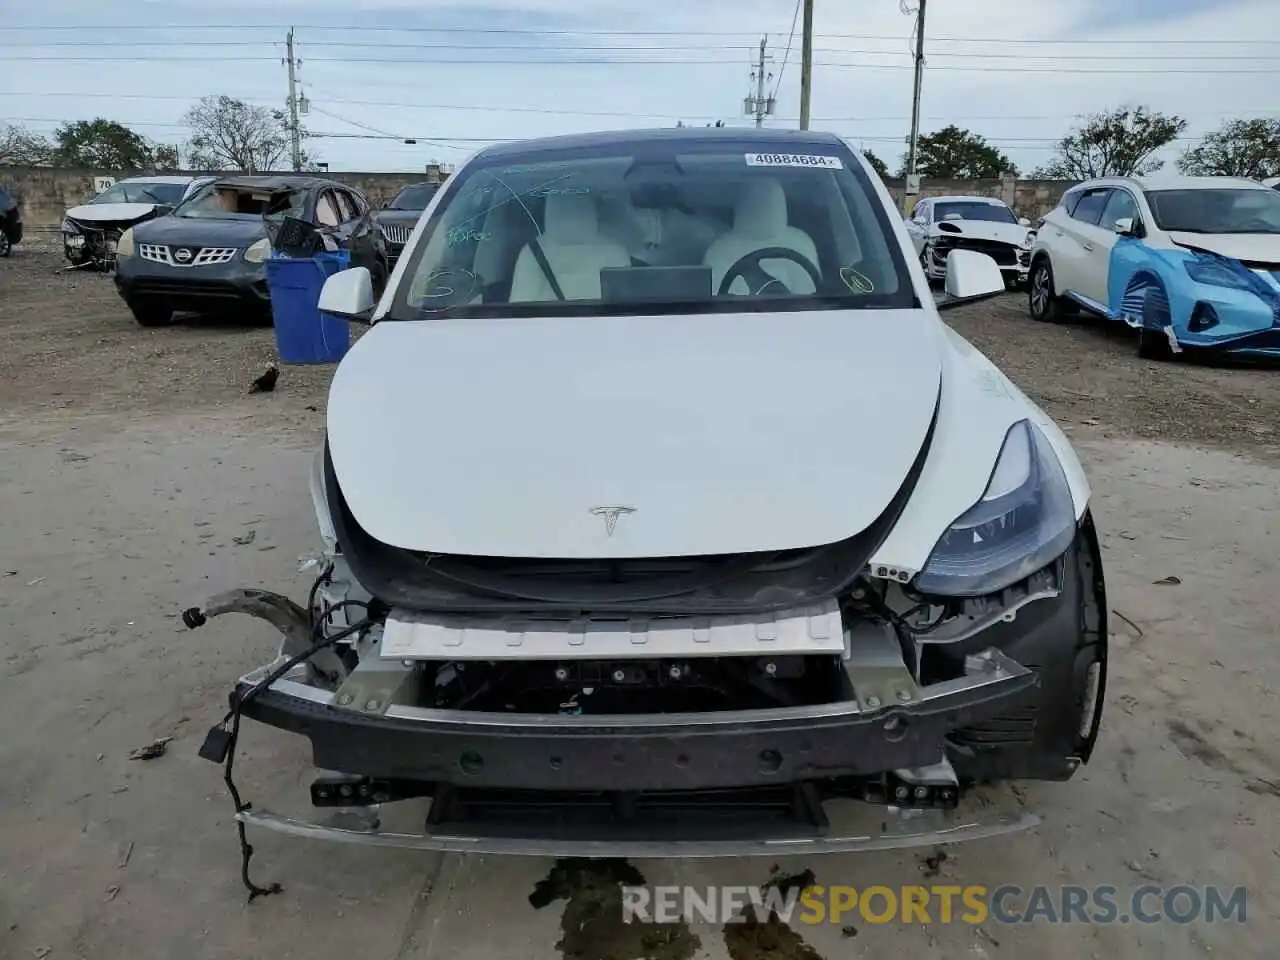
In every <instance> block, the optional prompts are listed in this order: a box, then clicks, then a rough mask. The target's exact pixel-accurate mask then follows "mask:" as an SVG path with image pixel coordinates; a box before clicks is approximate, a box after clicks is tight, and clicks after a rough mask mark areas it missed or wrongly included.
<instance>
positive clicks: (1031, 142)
mask: <svg viewBox="0 0 1280 960" xmlns="http://www.w3.org/2000/svg"><path fill="white" fill-rule="evenodd" d="M311 109H312V110H314V111H316V112H317V113H324V114H325V115H326V116H329V117H332V118H333V119H335V120H341V121H342V122H343V123H350V124H352V125H354V126H358V127H364V128H365V129H366V130H369V131H370V132H369V133H345V132H337V131H332V132H331V131H320V132H311V131H308V132H307V134H306V136H307V137H308V138H316V139H325V140H395V141H399V142H403V141H405V140H417V141H418V142H420V143H430V142H437V143H515V142H518V141H519V140H521V139H524V138H522V137H446V136H441V135H439V134H432V135H431V136H430V137H415V136H401V135H399V134H393V133H387V132H385V131H381V130H378V129H376V128H374V127H368V126H366V125H365V124H362V123H359V122H358V121H355V120H351V119H349V118H347V117H341V116H338V115H337V114H334V113H329V112H328V111H326V110H321V109H320V108H319V107H316V106H315V105H314V104H313V105H312V107H311ZM897 119H901V118H897ZM0 122H5V123H68V122H70V123H74V122H76V121H74V120H67V119H66V118H61V119H59V118H54V117H0ZM116 122H118V123H120V124H121V125H123V126H126V127H187V124H185V123H182V122H180V121H175V120H119V121H116ZM846 136H848V137H850V138H851V139H854V140H866V141H869V142H874V143H902V142H903V138H902V137H900V136H891V135H885V134H872V135H868V134H855V133H850V134H846ZM983 139H984V140H986V142H987V143H990V144H993V145H996V146H1009V147H1016V148H1019V149H1024V148H1025V149H1039V148H1044V149H1055V148H1056V147H1057V145H1058V143H1059V142H1060V140H1061V137H984V138H983ZM1204 139H1205V138H1204V137H1203V136H1201V137H1174V138H1173V140H1171V141H1170V142H1171V143H1199V142H1200V141H1202V140H1204Z"/></svg>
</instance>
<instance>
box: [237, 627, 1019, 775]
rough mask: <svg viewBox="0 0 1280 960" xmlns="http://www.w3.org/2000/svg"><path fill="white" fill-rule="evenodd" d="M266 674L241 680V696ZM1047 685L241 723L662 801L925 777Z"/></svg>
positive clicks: (352, 760)
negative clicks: (839, 780) (802, 700)
mask: <svg viewBox="0 0 1280 960" xmlns="http://www.w3.org/2000/svg"><path fill="white" fill-rule="evenodd" d="M259 675H260V674H258V673H255V674H249V675H247V676H246V677H244V678H242V679H241V681H240V683H239V684H238V687H237V692H236V695H237V696H239V695H241V694H243V693H244V692H246V691H247V690H248V689H249V688H250V687H251V686H252V685H253V684H254V683H255V681H256V678H257V677H258V676H259ZM1037 684H1038V678H1037V675H1036V674H1035V673H1034V672H1033V671H1031V670H1028V669H1027V668H1026V667H1024V666H1022V665H1021V664H1019V663H1017V662H1016V661H1014V660H1013V659H1011V658H1010V657H1008V656H1006V655H1005V654H1003V653H1001V652H1000V651H998V650H996V649H990V650H987V651H984V652H983V653H981V654H978V655H976V656H972V657H969V658H967V662H966V670H965V673H964V675H963V676H961V677H957V678H956V679H954V680H948V681H945V682H943V683H936V684H932V685H929V686H927V687H924V688H921V689H920V690H919V692H918V695H916V696H912V697H907V698H904V699H902V700H895V701H894V702H882V700H881V699H880V698H863V697H861V696H860V695H859V694H858V692H857V691H855V696H854V697H853V698H851V699H848V700H845V701H842V702H839V703H827V704H820V705H816V706H803V707H782V708H776V709H769V710H749V711H747V710H743V711H720V712H708V713H683V714H680V713H674V714H627V715H598V714H597V715H580V716H568V715H556V714H506V713H480V712H471V711H464V710H434V709H426V708H421V707H412V706H392V707H390V708H388V709H385V710H383V711H381V712H367V711H366V710H363V709H361V707H362V706H367V705H362V704H352V705H350V706H337V705H335V703H334V702H333V698H334V694H332V693H329V692H327V691H324V690H320V689H318V688H316V687H312V686H309V685H307V684H304V683H299V682H297V681H293V680H280V681H277V682H276V683H275V684H274V685H273V686H272V687H271V688H270V689H268V690H265V691H263V692H262V693H261V694H260V695H259V696H257V697H255V698H254V699H252V700H250V701H249V702H248V703H246V704H245V707H244V715H245V716H247V717H251V718H252V719H255V720H258V721H260V722H262V723H265V724H267V725H269V726H273V727H278V728H280V729H283V730H288V731H291V732H294V733H299V734H302V735H304V736H306V737H307V738H308V739H310V740H311V744H312V749H313V753H314V759H315V764H316V766H317V767H320V768H323V769H326V770H332V771H338V772H342V773H349V774H355V775H359V776H367V777H374V778H387V779H403V780H417V781H422V782H426V783H431V784H435V785H450V786H458V787H461V788H485V789H520V790H548V791H563V790H603V791H654V790H692V789H717V788H726V789H727V788H744V787H764V786H774V785H777V784H787V783H798V782H801V781H807V780H815V779H821V778H832V777H845V776H859V775H871V774H877V773H881V772H884V771H888V770H896V769H904V768H919V767H927V766H929V765H931V764H934V763H937V762H939V761H940V760H941V759H942V754H943V744H944V742H945V740H946V738H947V736H948V735H949V734H950V733H951V732H952V731H953V730H956V729H959V728H963V727H967V726H971V725H973V724H975V723H978V722H980V721H982V720H985V719H989V718H992V717H996V716H1001V715H1007V714H1008V713H1009V712H1010V711H1012V710H1016V709H1017V708H1018V707H1019V706H1020V705H1021V704H1022V703H1023V702H1024V699H1025V698H1027V697H1029V696H1030V695H1031V694H1032V693H1033V692H1034V690H1035V688H1036V686H1037Z"/></svg>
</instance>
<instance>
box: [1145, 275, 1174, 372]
mask: <svg viewBox="0 0 1280 960" xmlns="http://www.w3.org/2000/svg"><path fill="white" fill-rule="evenodd" d="M1169 317H1170V309H1169V295H1168V294H1166V293H1165V292H1164V287H1162V286H1159V285H1158V284H1157V285H1153V286H1151V287H1149V288H1147V296H1146V298H1145V299H1144V300H1143V304H1142V326H1141V327H1139V328H1138V356H1140V357H1141V358H1142V359H1143V360H1159V361H1168V360H1172V359H1173V356H1174V354H1173V346H1172V345H1171V344H1170V343H1169V335H1168V334H1167V333H1165V328H1166V327H1168V326H1169Z"/></svg>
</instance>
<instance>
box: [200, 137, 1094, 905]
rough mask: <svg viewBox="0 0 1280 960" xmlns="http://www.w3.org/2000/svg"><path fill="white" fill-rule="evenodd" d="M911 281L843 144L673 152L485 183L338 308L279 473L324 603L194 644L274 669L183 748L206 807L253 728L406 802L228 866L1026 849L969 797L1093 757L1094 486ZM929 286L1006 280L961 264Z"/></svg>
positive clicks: (559, 141) (530, 170)
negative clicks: (339, 847) (412, 858)
mask: <svg viewBox="0 0 1280 960" xmlns="http://www.w3.org/2000/svg"><path fill="white" fill-rule="evenodd" d="M628 223H630V224H631V226H632V227H636V228H637V229H639V228H643V229H642V230H640V234H642V235H643V236H644V237H645V238H646V240H645V242H644V243H643V244H637V245H636V246H635V248H634V249H629V248H628V247H627V246H626V245H625V244H623V243H622V242H620V241H617V240H614V239H611V237H614V236H622V235H624V234H626V233H627V230H626V229H624V228H625V227H626V225H627V224H628ZM640 234H637V235H640ZM911 250H912V247H911V241H910V239H909V238H908V236H907V233H906V230H905V228H904V226H903V224H902V222H901V219H900V217H899V216H897V215H896V213H895V211H894V207H893V202H892V200H891V198H890V196H889V194H888V193H887V191H886V190H885V188H884V187H883V185H882V184H881V182H880V180H879V178H878V177H876V176H875V174H874V172H872V170H871V169H870V168H869V167H868V166H867V164H866V162H865V161H864V160H863V159H862V158H861V156H860V154H859V152H858V151H857V150H855V149H851V148H850V146H849V145H848V144H847V143H845V142H844V141H842V140H841V139H839V138H837V137H835V136H830V135H825V134H820V133H813V132H794V131H770V130H755V131H749V130H748V131H743V130H732V131H730V130H688V129H677V130H663V131H656V132H647V133H618V132H615V133H607V134H593V135H584V136H576V137H564V138H556V139H549V140H541V141H534V142H526V143H520V144H507V145H501V146H494V147H489V148H486V149H484V150H482V151H480V152H479V153H478V154H477V155H476V156H475V157H473V158H472V159H471V160H470V161H468V162H467V163H466V164H464V165H463V166H461V168H460V169H459V170H458V171H457V173H456V174H455V175H454V176H453V177H452V178H451V179H450V180H449V182H448V183H447V184H446V185H445V186H444V187H442V188H441V190H440V192H439V193H438V195H437V196H436V197H435V198H434V199H433V200H432V202H431V204H430V205H429V206H428V208H427V210H426V211H425V212H424V214H423V217H422V219H421V220H420V222H419V223H418V225H417V226H416V227H415V229H414V231H413V233H412V235H411V236H410V238H409V240H408V243H407V245H406V247H405V250H404V253H403V255H402V257H401V259H400V261H399V263H398V264H397V266H396V268H395V271H394V272H393V274H392V276H391V279H390V281H389V284H388V286H387V289H386V292H385V293H384V295H383V296H382V298H381V300H380V302H378V303H377V304H376V306H375V304H374V300H373V295H372V288H371V284H370V277H369V274H368V272H367V271H366V270H364V269H360V268H357V269H350V270H347V271H344V272H342V273H339V274H337V275H335V276H333V277H331V278H330V279H329V280H328V281H327V283H326V285H325V288H324V291H323V294H322V299H321V309H322V310H324V311H326V312H328V313H333V314H339V315H345V316H348V317H350V318H352V319H357V320H361V321H363V322H370V321H371V322H372V327H371V329H370V330H369V331H368V332H367V333H366V334H365V335H364V336H363V337H362V338H360V340H359V341H358V342H357V343H356V344H355V346H354V347H353V349H352V350H351V352H350V353H349V354H348V355H347V356H346V358H345V359H344V360H343V361H342V363H341V365H340V366H339V368H338V370H337V372H336V374H335V377H334V380H333V384H332V387H331V390H330V396H329V405H328V414H327V417H328V420H327V442H326V444H325V447H324V450H323V452H322V453H321V454H320V455H319V456H318V457H317V460H316V463H315V468H314V473H313V476H312V478H311V497H312V499H313V501H314V504H315V510H316V514H317V519H318V524H319V532H320V536H321V539H322V540H323V545H324V547H323V559H322V560H320V567H319V576H318V578H317V580H316V581H315V585H314V588H313V589H312V591H311V596H310V599H309V601H308V602H307V604H306V605H305V606H303V605H300V604H296V603H294V602H293V601H290V600H287V599H285V598H283V597H280V596H278V595H275V594H270V593H265V592H262V591H257V590H244V591H232V592H230V593H225V594H222V595H220V596H218V597H215V598H213V599H212V600H211V601H210V602H209V603H208V604H206V605H205V606H203V607H200V608H192V609H189V610H187V611H186V613H185V614H184V617H185V619H186V622H187V623H188V625H190V626H192V627H196V626H200V625H202V624H203V623H205V621H206V620H207V619H208V618H209V617H211V616H215V615H219V614H224V613H227V612H243V613H250V614H254V615H257V616H261V617H263V618H265V619H267V620H269V621H271V622H272V623H274V624H275V625H276V626H277V627H278V628H279V629H280V630H281V632H282V633H283V634H284V635H285V640H284V643H283V645H282V646H281V648H280V649H279V652H278V654H277V655H276V656H275V657H274V658H270V657H268V658H267V659H268V660H269V662H268V663H266V665H264V666H262V667H260V668H259V669H256V670H253V671H252V672H249V673H247V674H246V675H244V676H243V677H242V678H241V679H240V680H239V681H238V682H237V683H236V685H235V688H234V692H233V693H232V696H231V710H230V712H229V713H228V715H227V717H226V719H225V720H224V721H223V723H222V724H220V725H218V726H217V727H215V728H214V729H213V730H212V731H211V733H210V735H209V739H208V740H207V742H206V743H205V746H204V748H203V749H202V751H201V752H202V755H203V756H205V757H207V758H208V759H211V760H214V761H219V762H223V763H226V764H227V770H228V774H229V772H230V763H231V760H232V758H233V756H234V747H235V738H236V731H237V730H238V729H239V722H240V719H241V717H242V716H244V717H250V718H252V719H254V720H256V721H258V722H260V723H263V724H267V725H269V726H273V727H277V728H280V729H283V730H286V731H291V732H294V733H297V734H299V735H301V736H305V737H307V738H308V739H309V740H310V741H311V745H312V749H313V753H314V762H315V765H316V767H317V768H318V770H317V773H316V776H315V779H314V782H313V783H312V785H311V787H310V795H309V800H310V802H311V803H312V804H314V805H315V806H317V807H321V808H348V809H347V810H345V811H344V812H345V813H349V812H350V810H349V808H353V807H355V808H362V809H364V810H366V811H374V810H378V809H379V808H380V807H382V806H383V805H387V804H391V805H392V806H393V807H395V806H397V805H396V804H395V803H393V802H395V801H409V802H410V803H412V802H414V801H415V800H416V801H417V803H418V804H419V806H421V807H423V808H425V807H426V804H425V803H423V798H430V804H429V809H424V812H423V814H422V815H423V817H424V819H425V824H422V821H419V824H420V825H422V826H423V829H422V830H421V831H415V832H412V833H405V832H394V833H391V832H387V831H386V830H385V829H383V828H382V826H381V825H380V821H381V816H379V817H374V816H368V817H366V818H365V819H364V820H363V821H360V822H359V824H358V825H353V824H352V823H351V822H349V821H348V822H346V825H345V826H335V825H333V824H332V823H330V822H326V821H325V819H324V818H325V811H321V813H320V815H318V816H317V817H314V818H309V819H303V818H298V817H286V816H284V815H280V814H273V813H270V812H267V811H265V810H260V809H257V808H249V807H248V805H247V804H244V803H242V802H241V800H240V798H239V794H238V793H237V794H235V797H236V805H237V811H238V817H239V821H240V824H241V827H242V829H243V827H245V826H250V827H262V828H274V829H277V830H283V831H285V832H291V833H294V834H296V835H301V836H314V837H324V838H329V839H340V840H347V841H353V840H358V841H363V842H368V843H374V844H384V845H402V846H410V847H422V848H435V849H452V850H466V851H491V852H509V853H524V854H554V855H567V854H571V853H580V854H588V855H592V856H602V855H617V856H659V855H660V856H716V855H721V854H763V855H769V856H776V855H779V854H785V853H805V852H823V851H836V850H857V849H868V848H876V847H885V846H901V845H910V844H924V843H936V842H946V841H953V840H962V839H967V838H974V837H981V836H989V835H991V834H993V833H997V832H1001V831H1005V830H1010V829H1016V828H1019V827H1024V826H1027V825H1029V824H1030V823H1033V822H1035V821H1034V818H1032V817H1031V816H1029V815H1028V814H1026V813H1025V812H1024V811H1018V812H1017V813H1016V814H1012V815H1007V816H1006V815H1004V814H1000V815H999V816H996V815H991V811H990V810H986V811H979V812H978V813H976V814H975V813H974V812H972V810H971V809H968V808H966V806H965V805H964V804H963V803H962V796H963V794H964V792H965V791H966V790H968V789H969V788H970V787H971V786H973V785H975V784H979V783H982V782H986V781H992V780H1000V779H1005V778H1032V779H1047V780H1065V779H1067V778H1069V777H1071V776H1072V774H1073V773H1074V772H1075V771H1076V769H1077V767H1078V766H1079V765H1080V764H1081V763H1083V762H1085V761H1086V760H1088V758H1089V755H1090V752H1091V750H1092V749H1093V745H1094V741H1095V738H1096V736H1097V733H1098V725H1099V719H1100V714H1101V705H1102V692H1103V685H1104V678H1105V665H1106V650H1107V631H1106V612H1107V608H1106V602H1105V596H1104V586H1103V574H1102V568H1101V564H1100V556H1099V546H1098V537H1097V535H1096V533H1095V530H1094V525H1093V521H1092V519H1091V516H1090V510H1089V497H1090V491H1089V485H1088V483H1087V481H1086V478H1085V475H1084V473H1083V471H1082V469H1081V466H1080V463H1079V461H1078V460H1077V458H1076V454H1075V453H1074V452H1073V451H1072V448H1071V446H1070V444H1069V443H1068V441H1067V439H1066V438H1065V437H1064V435H1063V434H1062V432H1061V431H1060V430H1059V429H1058V428H1057V427H1056V426H1055V425H1054V424H1053V423H1052V422H1051V421H1050V420H1049V418H1048V417H1047V416H1046V415H1045V414H1044V413H1043V412H1042V411H1041V410H1040V409H1039V408H1037V407H1036V406H1035V405H1034V404H1033V403H1032V402H1031V401H1030V400H1028V399H1027V397H1026V396H1024V395H1023V394H1022V393H1021V392H1020V391H1019V390H1018V389H1017V388H1016V387H1015V386H1014V385H1013V384H1012V383H1011V382H1010V381H1009V380H1008V379H1007V378H1006V377H1005V376H1004V375H1003V374H1002V373H1001V372H1000V371H999V370H997V369H996V368H995V367H994V366H993V365H992V364H991V363H990V362H989V361H988V360H987V359H986V358H985V357H983V356H982V355H981V354H980V353H978V351H976V350H975V349H974V348H973V347H972V346H970V345H969V344H968V343H967V342H966V341H965V340H963V339H962V338H961V337H960V336H959V335H958V334H956V333H955V332H954V331H952V330H951V329H949V328H948V327H947V326H946V325H945V324H943V323H942V322H941V320H940V318H939V314H938V309H939V308H938V307H935V303H934V298H933V296H932V295H931V293H930V290H929V287H928V284H927V283H926V280H925V276H924V274H923V272H922V271H921V269H920V266H919V264H918V262H917V261H916V259H915V257H913V256H912V254H911ZM947 288H948V293H949V294H950V296H951V298H952V299H950V300H948V301H946V302H944V303H942V304H941V307H943V308H945V307H947V306H950V305H952V304H954V303H960V302H969V301H971V300H973V299H977V298H979V297H981V296H990V295H993V294H995V293H997V292H999V291H1001V290H1002V289H1003V283H1002V279H1001V276H1000V272H999V269H998V268H997V266H996V264H995V263H993V262H992V261H991V259H989V258H988V257H985V256H983V255H981V254H978V253H975V252H972V251H966V250H957V251H953V252H952V253H951V254H950V257H949V269H948V273H947ZM228 781H229V782H230V777H229V776H228ZM867 804H871V805H873V807H872V810H871V812H872V813H873V814H874V816H875V821H876V824H877V826H876V828H874V829H872V830H871V831H867V830H866V829H864V828H861V827H859V828H857V829H852V830H846V829H845V828H844V827H843V825H842V824H843V819H842V818H843V817H844V816H845V814H846V813H847V812H848V811H850V810H852V811H854V812H855V813H856V811H857V810H862V811H867V810H868V807H867ZM971 806H972V805H971ZM957 808H959V809H958V810H957ZM399 809H401V810H404V809H408V808H407V807H406V806H405V805H403V804H401V805H399ZM886 810H888V811H889V813H888V814H886V812H885V811H886ZM329 813H332V811H329ZM389 813H390V811H389V810H385V809H384V810H382V811H381V814H389ZM246 876H247V875H246ZM259 892H260V890H259Z"/></svg>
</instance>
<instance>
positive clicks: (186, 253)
mask: <svg viewBox="0 0 1280 960" xmlns="http://www.w3.org/2000/svg"><path fill="white" fill-rule="evenodd" d="M173 259H175V260H177V261H178V262H179V263H188V262H190V260H191V251H190V250H188V249H186V248H185V247H183V248H182V249H180V250H175V251H173Z"/></svg>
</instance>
